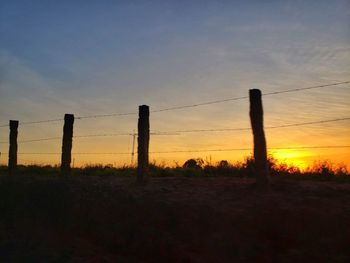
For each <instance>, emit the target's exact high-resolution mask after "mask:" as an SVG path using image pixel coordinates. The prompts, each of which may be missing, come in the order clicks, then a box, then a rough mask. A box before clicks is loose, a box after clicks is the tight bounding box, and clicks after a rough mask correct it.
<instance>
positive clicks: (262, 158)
mask: <svg viewBox="0 0 350 263" xmlns="http://www.w3.org/2000/svg"><path fill="white" fill-rule="evenodd" d="M249 100H250V122H251V126H252V129H253V136H254V166H255V167H254V169H255V176H256V181H257V185H258V186H259V187H262V188H267V187H268V185H269V168H268V164H267V150H266V140H265V132H264V118H263V115H264V113H263V106H262V101H261V91H260V90H259V89H251V90H249Z"/></svg>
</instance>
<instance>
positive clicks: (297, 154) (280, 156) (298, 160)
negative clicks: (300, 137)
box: [272, 149, 314, 169]
mask: <svg viewBox="0 0 350 263" xmlns="http://www.w3.org/2000/svg"><path fill="white" fill-rule="evenodd" d="M272 154H273V156H274V158H275V159H277V160H278V162H282V163H286V164H288V165H290V166H297V167H299V168H300V169H305V168H306V167H308V166H310V165H311V163H310V161H309V160H308V159H309V158H310V156H313V155H314V154H313V153H312V152H310V151H297V150H288V149H284V150H277V151H274V152H272Z"/></svg>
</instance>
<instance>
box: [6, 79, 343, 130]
mask: <svg viewBox="0 0 350 263" xmlns="http://www.w3.org/2000/svg"><path fill="white" fill-rule="evenodd" d="M349 83H350V81H342V82H336V83H331V84H323V85H317V86H311V87H305V88H297V89H289V90H282V91H274V92H268V93H263V94H262V95H263V96H270V95H276V94H283V93H289V92H298V91H304V90H311V89H318V88H324V87H331V86H337V85H342V84H349ZM248 98H249V96H242V97H234V98H228V99H219V100H213V101H206V102H199V103H195V104H188V105H182V106H174V107H168V108H161V109H158V110H152V111H151V112H152V113H157V112H165V111H172V110H179V109H186V108H194V107H199V106H205V105H211V104H217V103H223V102H228V101H236V100H243V99H248ZM137 114H138V113H137V112H127V113H111V114H97V115H87V116H77V117H75V119H77V120H82V119H91V118H104V117H114V116H129V115H137ZM58 121H63V119H51V120H41V121H30V122H22V123H19V125H28V124H40V123H49V122H58ZM3 127H8V124H4V125H0V128H3Z"/></svg>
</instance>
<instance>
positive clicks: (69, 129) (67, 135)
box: [61, 114, 74, 175]
mask: <svg viewBox="0 0 350 263" xmlns="http://www.w3.org/2000/svg"><path fill="white" fill-rule="evenodd" d="M73 123H74V115H73V114H65V115H64V126H63V139H62V156H61V173H62V175H70V173H71V167H70V163H71V160H72V153H71V152H72V139H73Z"/></svg>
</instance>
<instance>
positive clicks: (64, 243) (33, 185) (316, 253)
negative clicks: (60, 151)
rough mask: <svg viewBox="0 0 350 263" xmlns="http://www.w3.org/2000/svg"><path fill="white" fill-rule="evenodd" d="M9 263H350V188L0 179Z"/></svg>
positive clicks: (2, 252)
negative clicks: (263, 187) (266, 188)
mask: <svg viewBox="0 0 350 263" xmlns="http://www.w3.org/2000/svg"><path fill="white" fill-rule="evenodd" d="M0 213H1V214H0V262H293V263H294V262H318V263H319V262H350V248H349V246H350V184H346V183H336V182H319V181H306V180H298V181H297V180H291V179H278V178H274V179H273V180H272V183H271V187H270V189H269V190H266V191H264V190H261V189H258V188H257V187H256V186H255V180H253V179H250V178H232V177H208V178H203V177H202V178H188V177H164V178H159V177H158V178H149V179H148V182H147V183H146V184H145V185H136V184H135V178H132V177H125V178H122V177H114V176H108V177H97V176H76V177H73V178H60V177H55V176H34V175H28V176H14V177H12V178H9V177H6V176H1V177H0Z"/></svg>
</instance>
